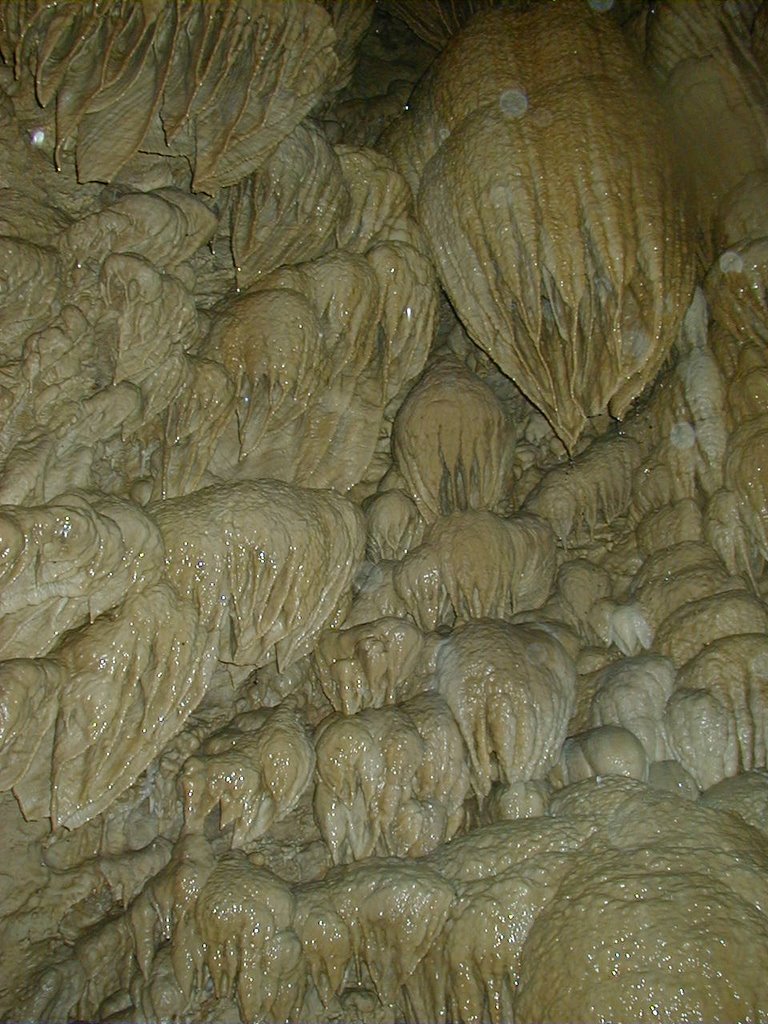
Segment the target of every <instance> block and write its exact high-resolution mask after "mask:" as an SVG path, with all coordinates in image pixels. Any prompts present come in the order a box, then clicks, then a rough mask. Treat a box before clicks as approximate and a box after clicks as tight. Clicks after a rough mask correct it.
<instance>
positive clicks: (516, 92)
mask: <svg viewBox="0 0 768 1024" xmlns="http://www.w3.org/2000/svg"><path fill="white" fill-rule="evenodd" d="M499 107H500V108H501V112H502V114H507V115H508V116H509V117H522V116H523V114H524V113H525V112H526V110H527V109H528V97H527V96H526V95H525V93H524V92H523V90H522V89H505V90H504V92H503V93H502V94H501V96H499Z"/></svg>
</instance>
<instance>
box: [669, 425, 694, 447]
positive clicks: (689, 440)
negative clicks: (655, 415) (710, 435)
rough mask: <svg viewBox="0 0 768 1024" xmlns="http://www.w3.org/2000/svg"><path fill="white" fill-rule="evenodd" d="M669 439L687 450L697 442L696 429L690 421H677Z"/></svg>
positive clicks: (671, 442) (674, 444) (675, 445)
mask: <svg viewBox="0 0 768 1024" xmlns="http://www.w3.org/2000/svg"><path fill="white" fill-rule="evenodd" d="M669 441H670V444H672V445H673V447H675V448H679V449H680V450H681V451H685V450H686V449H688V448H693V446H694V444H696V431H695V430H694V429H693V427H692V426H691V424H690V423H675V424H674V426H673V427H672V429H671V430H670V432H669Z"/></svg>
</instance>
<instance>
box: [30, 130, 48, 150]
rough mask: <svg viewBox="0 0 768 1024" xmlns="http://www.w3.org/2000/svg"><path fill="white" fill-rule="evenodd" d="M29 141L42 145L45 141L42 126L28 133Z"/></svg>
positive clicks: (35, 144)
mask: <svg viewBox="0 0 768 1024" xmlns="http://www.w3.org/2000/svg"><path fill="white" fill-rule="evenodd" d="M29 141H30V142H31V143H32V145H33V146H42V144H43V143H44V142H45V132H44V131H43V129H42V128H35V130H34V131H33V132H30V133H29Z"/></svg>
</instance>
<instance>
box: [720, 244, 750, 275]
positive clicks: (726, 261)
mask: <svg viewBox="0 0 768 1024" xmlns="http://www.w3.org/2000/svg"><path fill="white" fill-rule="evenodd" d="M717 263H718V266H719V267H720V270H721V271H722V272H723V273H724V274H740V273H741V272H742V271H743V270H744V260H743V259H742V258H741V255H740V254H739V253H737V252H734V251H733V249H726V250H725V252H724V253H722V254H721V256H720V259H719V260H718V261H717Z"/></svg>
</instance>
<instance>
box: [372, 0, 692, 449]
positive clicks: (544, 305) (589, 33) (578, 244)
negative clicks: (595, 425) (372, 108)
mask: <svg viewBox="0 0 768 1024" xmlns="http://www.w3.org/2000/svg"><path fill="white" fill-rule="evenodd" d="M478 68H486V69H488V70H487V72H486V73H484V74H483V75H482V77H480V76H478V74H477V69H478ZM596 69H599V73H596ZM384 144H385V145H386V147H387V148H388V149H389V151H390V152H391V153H392V154H393V156H394V158H395V160H396V162H397V163H398V165H399V166H400V167H401V169H402V170H403V173H404V174H405V175H406V177H407V178H408V180H409V182H410V184H411V187H412V188H413V190H414V194H415V196H416V197H417V208H418V212H419V217H420V219H421V220H422V222H423V224H424V226H425V230H426V233H427V237H428V239H429V243H430V247H431V250H432V253H433V256H434V259H435V262H436V264H437V266H438V268H439V270H440V275H441V279H442V281H443V284H444V287H445V289H446V291H447V293H448V295H449V297H450V299H451V302H452V303H453V305H454V307H455V308H456V310H457V312H458V314H459V316H460V317H461V319H462V321H463V323H464V324H465V326H466V328H467V330H468V332H469V334H470V335H471V337H472V339H473V340H474V341H475V342H476V343H477V344H478V345H480V346H481V347H482V348H483V349H484V350H485V351H486V352H488V354H489V355H490V356H491V357H492V358H493V359H494V360H495V361H496V362H497V363H498V365H499V366H500V367H501V368H502V370H503V371H504V372H505V373H507V374H508V375H509V376H510V377H512V379H513V380H514V381H515V382H516V383H517V384H518V385H519V387H520V388H521V389H522V390H523V391H524V393H525V394H526V395H527V397H528V398H530V399H531V401H532V402H533V403H534V404H535V405H536V406H537V407H538V408H539V409H541V411H542V412H543V413H544V415H545V416H546V417H547V419H548V420H549V422H550V423H551V424H552V426H553V428H554V429H555V431H556V433H557V434H558V435H559V437H560V438H561V439H562V440H563V442H564V443H565V445H566V446H567V447H568V448H569V449H573V447H574V446H575V444H576V442H577V440H578V438H579V436H580V435H581V433H582V432H583V430H584V427H585V424H586V421H587V419H588V418H589V417H591V416H596V415H597V414H599V413H602V412H604V411H605V410H606V409H609V410H610V412H611V414H612V415H614V416H616V417H619V418H621V417H623V416H624V415H625V414H626V412H627V410H628V409H629V407H630V405H631V403H632V401H633V399H635V398H636V397H637V396H638V395H639V394H640V393H641V392H642V390H643V389H644V388H645V387H646V385H647V384H648V383H649V382H650V381H651V380H653V378H654V377H655V376H656V374H657V372H658V370H659V367H660V366H661V363H662V361H663V360H664V358H665V356H666V355H667V353H668V351H669V349H670V346H671V345H672V343H673V342H674V340H675V337H676V335H677V332H678V329H679V327H680V325H681V322H682V318H683V315H684V313H685V311H686V309H687V306H688V303H689V300H690V298H691V292H692V284H693V261H692V254H691V247H690V242H689V233H688V229H687V227H686V224H685V218H684V209H683V207H684V202H682V203H681V196H682V193H681V191H680V190H679V189H678V187H677V186H676V184H675V180H676V172H675V170H674V164H673V160H672V148H671V144H670V142H669V139H668V129H667V125H666V123H665V120H664V116H663V112H662V108H661V106H660V104H659V101H658V99H657V97H656V95H655V93H654V89H653V87H652V85H651V82H650V80H649V79H648V78H647V77H646V73H645V72H644V70H643V69H642V67H641V66H640V64H639V62H638V60H637V58H636V57H635V56H634V55H633V54H632V52H631V50H630V48H629V46H628V45H627V43H626V42H625V41H624V39H623V38H622V36H621V33H620V32H619V30H618V29H617V28H616V26H615V25H613V24H612V23H611V22H610V20H609V19H606V18H605V17H604V16H602V15H601V14H600V13H597V12H590V11H589V10H588V8H587V5H586V4H583V3H580V2H578V0H574V2H568V3H558V4H557V5H554V4H540V5H533V7H532V8H531V9H530V10H523V11H515V10H511V11H509V10H493V11H490V12H488V13H486V14H483V15H479V16H477V17H475V18H474V19H473V20H472V21H471V22H470V23H469V24H468V25H467V26H466V27H465V28H464V30H463V31H462V32H461V33H459V34H458V35H457V36H455V37H454V38H452V39H451V40H450V42H449V43H448V44H447V45H446V47H445V49H444V50H443V52H442V53H441V55H440V56H439V57H438V59H437V60H436V62H435V63H434V64H433V65H432V67H431V68H430V70H429V72H428V74H427V75H426V76H425V78H424V79H423V81H422V82H421V83H420V84H419V86H418V88H417V90H416V91H415V93H414V95H413V97H412V99H411V100H410V101H409V109H408V111H407V112H406V113H405V114H404V115H403V116H402V118H401V119H400V121H399V122H398V123H397V124H396V125H395V126H393V128H392V129H391V131H390V133H389V134H388V135H387V137H386V139H385V140H384ZM563 153H568V154H569V157H568V159H567V160H564V159H563V158H562V154H563ZM662 280H663V281H664V282H665V284H666V287H665V289H664V295H663V296H662V294H661V292H660V291H659V290H658V282H659V281H662Z"/></svg>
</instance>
